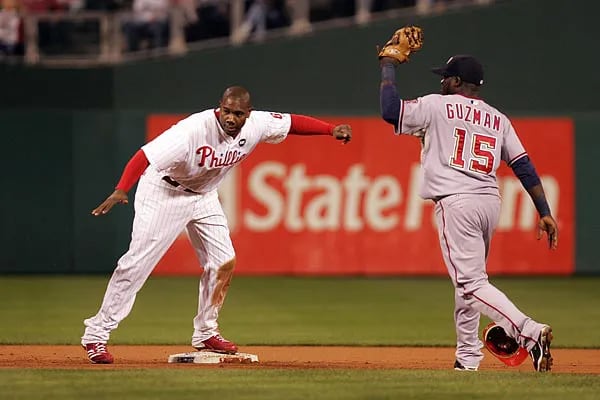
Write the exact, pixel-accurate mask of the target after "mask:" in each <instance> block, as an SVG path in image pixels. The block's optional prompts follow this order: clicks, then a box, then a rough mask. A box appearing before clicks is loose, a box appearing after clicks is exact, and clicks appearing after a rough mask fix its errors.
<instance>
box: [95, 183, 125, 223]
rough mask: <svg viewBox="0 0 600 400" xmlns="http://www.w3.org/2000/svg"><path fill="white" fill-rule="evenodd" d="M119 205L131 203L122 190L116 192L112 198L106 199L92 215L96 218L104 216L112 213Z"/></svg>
mask: <svg viewBox="0 0 600 400" xmlns="http://www.w3.org/2000/svg"><path fill="white" fill-rule="evenodd" d="M117 203H121V204H127V203H129V199H128V198H127V193H126V192H125V191H123V190H121V189H117V190H115V191H114V192H113V193H112V194H111V195H110V196H108V197H107V198H106V200H104V201H103V202H102V204H100V205H99V206H98V207H96V208H95V209H94V210H93V211H92V215H95V216H96V217H97V216H98V215H104V214H106V213H107V212H109V211H110V209H111V208H113V206H114V205H115V204H117Z"/></svg>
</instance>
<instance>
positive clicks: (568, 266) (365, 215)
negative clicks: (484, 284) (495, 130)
mask: <svg viewBox="0 0 600 400" xmlns="http://www.w3.org/2000/svg"><path fill="white" fill-rule="evenodd" d="M182 117H184V116H183V115H152V116H150V117H148V120H147V139H148V140H151V139H152V138H153V137H155V136H157V135H159V134H160V133H161V132H163V131H164V130H165V129H167V128H169V127H170V126H171V125H172V124H174V123H175V122H177V121H178V120H179V119H181V118H182ZM323 119H325V120H327V121H330V122H333V123H349V124H350V125H352V129H353V140H352V142H351V143H349V144H347V145H342V144H341V143H340V142H337V141H335V140H334V139H333V138H331V137H323V136H295V135H290V136H289V137H288V138H287V139H286V140H285V141H284V142H283V143H281V144H277V145H271V144H262V145H259V146H258V147H257V149H256V150H255V151H254V152H253V153H252V154H250V156H248V158H247V159H246V160H244V161H243V162H242V163H241V165H240V166H239V167H237V168H236V169H235V170H233V171H232V172H231V174H230V175H229V176H228V178H227V179H226V181H225V182H224V183H223V185H222V186H221V188H220V190H219V196H220V199H221V203H222V205H223V209H224V210H225V213H226V215H227V218H228V221H229V226H230V229H231V237H232V240H233V243H234V246H235V249H236V253H237V266H236V273H237V274H244V275H260V274H274V275H275V274H277V275H279V274H285V275H446V273H447V272H446V267H445V265H444V263H443V261H442V256H441V251H440V245H439V242H438V234H437V229H436V227H435V220H434V215H433V209H434V207H433V203H432V202H431V201H424V200H421V199H420V198H419V195H418V190H419V184H420V182H419V168H420V167H419V156H420V149H421V147H420V146H421V145H420V142H419V140H418V139H416V138H414V137H407V136H396V135H394V134H393V129H392V127H391V126H390V125H388V124H386V123H385V122H383V121H381V120H380V119H379V118H376V117H348V118H342V117H335V118H327V117H323ZM512 122H513V125H514V126H515V129H516V130H517V133H518V134H519V136H520V138H521V141H522V142H523V144H524V145H525V148H526V149H527V151H528V153H529V155H530V156H531V158H532V160H533V162H534V164H535V166H536V169H537V172H538V174H539V175H540V177H541V179H542V182H543V184H544V188H545V191H546V195H547V198H548V201H549V203H550V206H551V208H552V210H553V214H554V216H555V218H557V220H558V223H559V230H560V236H559V249H558V250H557V251H550V250H549V249H548V246H547V242H546V241H545V240H541V241H538V240H536V226H537V220H538V218H537V212H536V210H535V207H534V206H533V203H532V202H531V200H530V199H529V196H528V195H527V193H526V192H525V191H524V189H523V188H522V187H521V184H520V182H519V180H518V179H517V178H516V177H515V176H514V175H513V174H512V170H511V169H510V168H508V167H506V166H505V165H503V166H502V167H501V168H500V170H499V172H498V180H499V184H500V188H501V193H502V197H503V207H502V211H501V215H500V221H499V224H498V228H497V231H496V234H495V236H494V239H493V241H492V246H491V251H490V254H489V259H488V273H490V274H510V275H539V274H554V275H557V274H559V275H567V274H571V273H573V271H574V247H573V242H574V240H573V238H574V232H575V226H574V225H575V219H574V211H573V210H574V193H575V192H574V183H573V181H574V178H573V173H574V169H573V168H574V162H573V154H574V144H573V143H574V138H573V134H574V125H573V122H572V121H571V120H570V119H568V118H543V119H542V118H523V119H513V120H512ZM201 271H202V270H201V266H200V265H199V263H198V261H197V259H196V257H195V255H194V252H193V250H192V248H191V246H190V244H189V243H188V239H187V235H186V233H185V232H182V234H181V235H180V237H179V238H178V239H177V241H176V242H175V243H174V245H173V246H172V247H171V249H170V250H169V251H168V252H167V254H166V255H165V257H163V259H162V260H161V262H160V263H159V265H158V266H157V268H156V269H155V271H154V274H163V275H166V274H200V273H201Z"/></svg>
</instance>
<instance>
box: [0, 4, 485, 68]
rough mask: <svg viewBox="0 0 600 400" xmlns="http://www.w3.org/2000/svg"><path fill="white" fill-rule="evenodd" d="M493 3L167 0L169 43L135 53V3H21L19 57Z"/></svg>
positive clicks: (300, 29) (275, 31)
mask: <svg viewBox="0 0 600 400" xmlns="http://www.w3.org/2000/svg"><path fill="white" fill-rule="evenodd" d="M17 1H19V0H17ZM492 1H493V0H170V2H171V5H170V7H169V23H168V25H169V34H168V45H167V46H165V47H164V48H158V49H157V48H153V49H151V50H152V51H150V50H149V49H146V48H144V47H143V46H142V48H141V49H140V50H137V51H130V49H128V47H127V45H126V43H127V41H126V37H125V36H124V32H123V25H124V23H125V22H126V21H128V20H129V19H131V17H132V3H133V0H110V1H98V0H20V7H19V13H20V15H21V16H22V20H23V26H24V51H23V56H22V58H21V59H22V61H23V62H25V63H28V64H38V63H41V64H46V65H53V64H54V65H62V66H69V65H72V66H76V65H101V64H114V63H119V62H125V61H128V60H133V59H140V58H150V57H163V56H178V55H181V54H184V53H186V52H187V51H196V50H201V49H205V48H210V47H217V46H228V45H243V44H244V43H246V42H248V41H262V40H268V39H269V38H273V37H279V36H282V35H303V34H306V33H308V32H310V31H313V30H320V29H327V28H330V27H332V26H348V25H352V24H367V23H369V22H371V21H375V20H377V19H383V18H394V17H398V16H400V15H410V14H415V15H416V14H428V13H439V12H444V11H446V10H447V9H451V8H458V7H463V6H473V5H487V4H490V3H492ZM149 2H150V3H151V2H152V0H149ZM149 47H152V46H149ZM0 57H1V56H0ZM15 58H16V57H13V58H12V61H15ZM3 59H4V60H6V59H9V60H11V58H10V57H4V58H3ZM0 60H2V59H0ZM19 62H20V61H19Z"/></svg>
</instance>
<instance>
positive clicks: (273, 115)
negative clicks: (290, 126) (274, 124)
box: [271, 112, 283, 119]
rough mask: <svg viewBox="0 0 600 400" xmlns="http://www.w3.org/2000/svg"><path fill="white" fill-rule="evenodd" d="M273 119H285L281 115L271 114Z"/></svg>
mask: <svg viewBox="0 0 600 400" xmlns="http://www.w3.org/2000/svg"><path fill="white" fill-rule="evenodd" d="M271 117H273V118H277V119H283V115H281V114H279V113H274V112H272V113H271Z"/></svg>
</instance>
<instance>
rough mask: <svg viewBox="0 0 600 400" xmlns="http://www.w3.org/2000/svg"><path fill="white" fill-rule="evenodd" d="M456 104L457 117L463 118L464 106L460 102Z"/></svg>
mask: <svg viewBox="0 0 600 400" xmlns="http://www.w3.org/2000/svg"><path fill="white" fill-rule="evenodd" d="M454 106H455V107H456V118H458V119H463V116H464V114H463V107H462V106H463V105H462V104H460V103H458V104H455V105H454Z"/></svg>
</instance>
